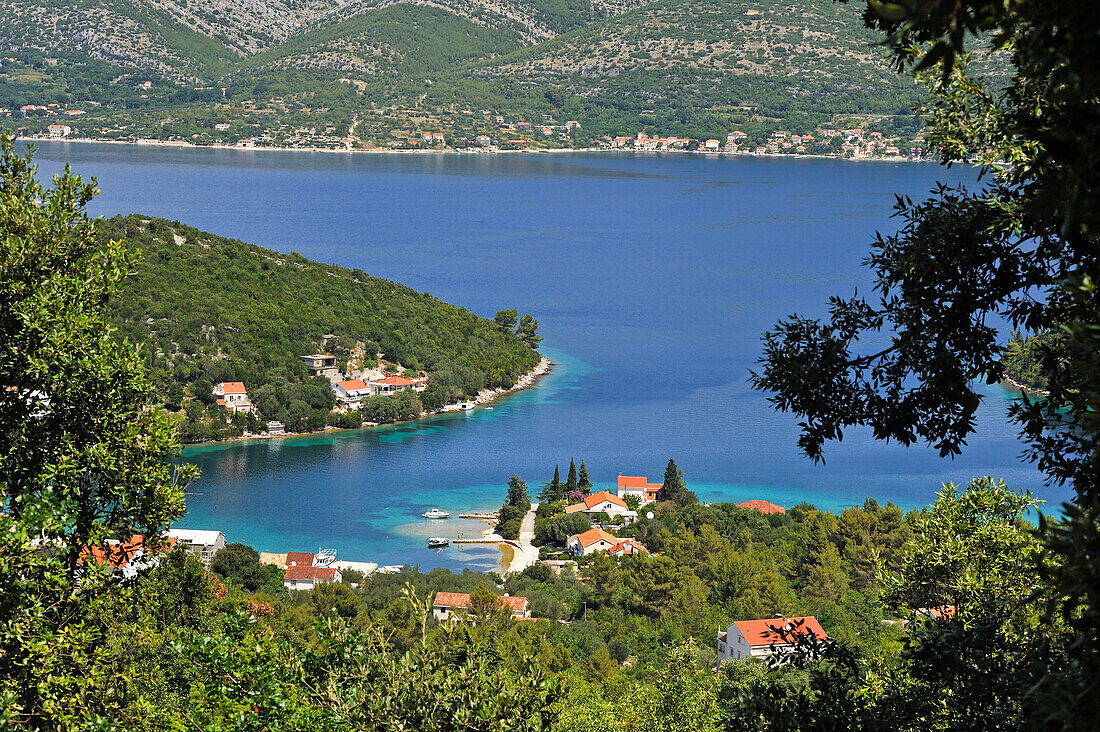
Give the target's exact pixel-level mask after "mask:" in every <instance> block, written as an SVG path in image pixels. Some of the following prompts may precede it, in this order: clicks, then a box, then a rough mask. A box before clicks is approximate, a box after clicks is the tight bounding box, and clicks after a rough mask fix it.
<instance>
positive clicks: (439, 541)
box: [428, 536, 451, 549]
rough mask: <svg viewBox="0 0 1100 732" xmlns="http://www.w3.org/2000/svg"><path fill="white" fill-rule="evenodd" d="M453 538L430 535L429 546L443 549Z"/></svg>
mask: <svg viewBox="0 0 1100 732" xmlns="http://www.w3.org/2000/svg"><path fill="white" fill-rule="evenodd" d="M450 544H451V540H450V539H448V538H446V537H444V536H429V537H428V546H430V547H432V548H433V549H442V548H443V547H445V546H450Z"/></svg>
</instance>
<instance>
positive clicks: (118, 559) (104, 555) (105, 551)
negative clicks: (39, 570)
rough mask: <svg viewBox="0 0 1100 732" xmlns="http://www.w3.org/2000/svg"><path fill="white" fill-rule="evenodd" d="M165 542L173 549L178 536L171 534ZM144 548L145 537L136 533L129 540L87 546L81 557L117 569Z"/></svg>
mask: <svg viewBox="0 0 1100 732" xmlns="http://www.w3.org/2000/svg"><path fill="white" fill-rule="evenodd" d="M165 543H166V544H167V545H168V548H169V549H171V548H172V547H173V546H175V545H176V538H175V537H174V536H170V537H168V538H167V540H166V542H165ZM144 548H145V537H144V536H143V535H141V534H134V535H133V536H131V537H130V539H129V541H119V542H113V543H108V544H107V545H106V546H89V547H85V548H84V551H83V552H81V555H80V558H81V559H82V560H87V559H92V560H94V561H95V563H96V564H106V565H109V566H111V567H114V568H115V569H122V568H123V567H125V566H126V565H127V564H129V563H130V560H131V559H133V558H134V555H136V554H137V553H138V552H139V551H141V550H142V549H144Z"/></svg>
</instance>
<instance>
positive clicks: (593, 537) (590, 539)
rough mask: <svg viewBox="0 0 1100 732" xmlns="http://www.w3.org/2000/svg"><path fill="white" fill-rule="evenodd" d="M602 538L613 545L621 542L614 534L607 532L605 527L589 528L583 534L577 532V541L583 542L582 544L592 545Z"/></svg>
mask: <svg viewBox="0 0 1100 732" xmlns="http://www.w3.org/2000/svg"><path fill="white" fill-rule="evenodd" d="M601 539H602V540H604V541H606V542H607V543H608V544H611V545H612V546H614V545H615V544H618V543H619V540H618V539H616V538H615V537H614V536H612V535H611V534H609V533H607V532H606V531H604V530H603V529H599V528H596V529H589V530H588V531H585V532H584V533H583V534H577V541H579V542H580V543H581V546H592V545H593V544H595V543H596V542H598V541H600V540H601Z"/></svg>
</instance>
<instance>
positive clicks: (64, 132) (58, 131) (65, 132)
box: [48, 125, 73, 137]
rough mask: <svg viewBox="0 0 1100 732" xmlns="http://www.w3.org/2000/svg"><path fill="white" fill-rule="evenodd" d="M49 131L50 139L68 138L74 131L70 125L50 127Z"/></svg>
mask: <svg viewBox="0 0 1100 732" xmlns="http://www.w3.org/2000/svg"><path fill="white" fill-rule="evenodd" d="M48 129H49V132H50V137H68V136H69V135H70V134H71V133H72V131H73V130H72V128H71V127H69V126H68V125H50V126H49V128H48Z"/></svg>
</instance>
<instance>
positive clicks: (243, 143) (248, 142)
mask: <svg viewBox="0 0 1100 732" xmlns="http://www.w3.org/2000/svg"><path fill="white" fill-rule="evenodd" d="M237 147H256V141H255V140H253V139H252V138H251V137H246V138H245V139H243V140H237Z"/></svg>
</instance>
